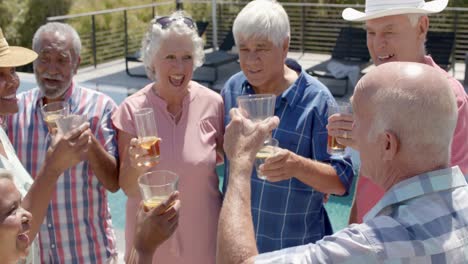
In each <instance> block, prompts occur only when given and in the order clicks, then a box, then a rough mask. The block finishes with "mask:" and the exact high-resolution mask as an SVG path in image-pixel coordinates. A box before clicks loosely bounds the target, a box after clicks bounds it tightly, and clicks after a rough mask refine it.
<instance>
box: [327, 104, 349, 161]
mask: <svg viewBox="0 0 468 264" xmlns="http://www.w3.org/2000/svg"><path fill="white" fill-rule="evenodd" d="M352 112H353V108H352V106H351V104H350V103H349V102H333V103H329V105H328V117H330V116H332V115H334V114H338V113H342V114H351V113H352ZM345 148H346V146H345V145H342V144H340V143H338V141H337V140H336V137H334V136H330V135H328V142H327V152H328V154H331V155H344V152H345Z"/></svg>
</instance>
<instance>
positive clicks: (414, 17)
mask: <svg viewBox="0 0 468 264" xmlns="http://www.w3.org/2000/svg"><path fill="white" fill-rule="evenodd" d="M406 16H407V17H408V20H409V22H410V24H411V26H412V27H415V26H416V25H417V24H418V22H419V19H421V17H423V16H424V15H423V14H406Z"/></svg>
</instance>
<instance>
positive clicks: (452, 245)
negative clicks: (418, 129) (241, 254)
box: [255, 166, 468, 264]
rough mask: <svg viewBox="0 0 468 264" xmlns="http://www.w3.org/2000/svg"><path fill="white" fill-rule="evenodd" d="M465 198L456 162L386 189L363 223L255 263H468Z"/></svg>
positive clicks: (467, 187)
mask: <svg viewBox="0 0 468 264" xmlns="http://www.w3.org/2000/svg"><path fill="white" fill-rule="evenodd" d="M467 201H468V185H467V183H466V180H465V178H464V176H463V174H462V172H461V170H460V169H459V168H458V166H455V167H452V168H446V169H442V170H437V171H432V172H428V173H424V174H421V175H417V176H414V177H412V178H409V179H406V180H404V181H401V182H399V183H397V184H396V185H394V186H393V187H392V188H391V189H390V190H388V191H387V192H386V193H385V195H384V196H383V198H382V199H381V200H380V201H379V202H378V203H377V205H376V206H375V207H373V208H372V210H371V211H370V212H369V213H368V214H367V215H366V217H365V222H364V223H363V224H359V225H356V224H355V225H351V226H349V227H347V228H345V229H343V230H341V231H339V232H337V233H335V234H334V235H332V236H327V237H325V238H324V239H323V240H321V241H318V242H317V243H316V244H309V245H304V246H299V247H293V248H287V249H283V250H279V251H275V252H271V253H266V254H262V255H259V256H257V258H256V261H255V263H348V264H357V263H359V264H361V263H367V264H369V263H395V264H399V263H424V264H427V263H437V264H443V263H450V264H456V263H460V264H461V263H468V253H467V252H468V203H467Z"/></svg>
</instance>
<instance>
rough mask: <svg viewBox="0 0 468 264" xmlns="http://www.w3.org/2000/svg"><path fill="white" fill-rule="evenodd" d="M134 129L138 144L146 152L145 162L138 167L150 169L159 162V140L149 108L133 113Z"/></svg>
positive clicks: (151, 111)
mask: <svg viewBox="0 0 468 264" xmlns="http://www.w3.org/2000/svg"><path fill="white" fill-rule="evenodd" d="M134 116H135V127H136V133H137V137H138V144H139V145H140V147H141V148H143V149H145V150H146V151H147V157H145V158H146V159H145V162H143V163H141V164H138V166H146V167H152V166H154V165H156V164H157V163H158V161H159V155H160V148H159V144H160V142H161V139H160V138H159V137H158V130H157V127H156V122H155V118H154V112H153V109H151V108H142V109H140V110H138V111H137V112H135V113H134Z"/></svg>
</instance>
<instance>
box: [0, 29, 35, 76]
mask: <svg viewBox="0 0 468 264" xmlns="http://www.w3.org/2000/svg"><path fill="white" fill-rule="evenodd" d="M36 58H37V53H36V52H34V51H32V50H30V49H27V48H23V47H16V46H8V42H7V40H6V39H5V37H4V36H3V32H2V29H1V28H0V67H18V66H21V65H25V64H28V63H30V62H32V61H34V60H35V59H36Z"/></svg>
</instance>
